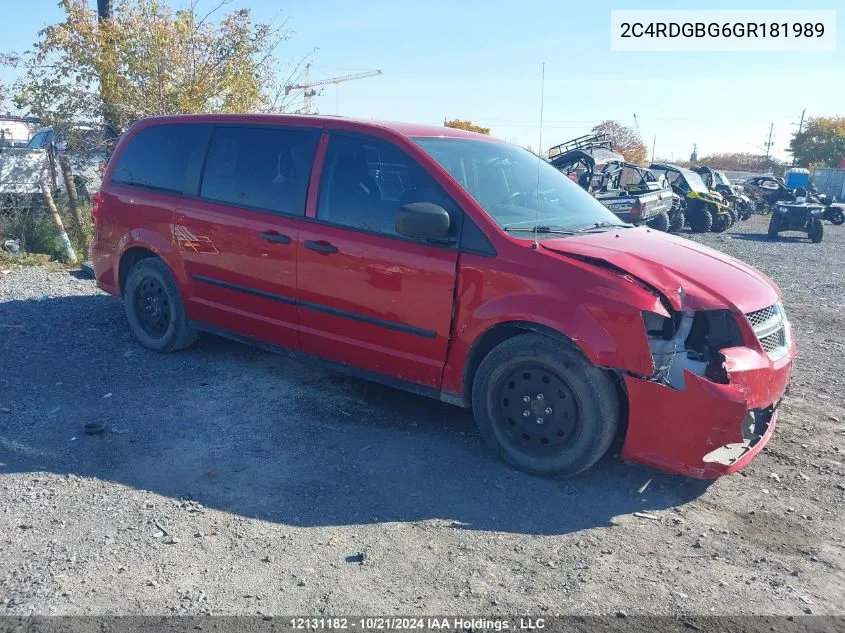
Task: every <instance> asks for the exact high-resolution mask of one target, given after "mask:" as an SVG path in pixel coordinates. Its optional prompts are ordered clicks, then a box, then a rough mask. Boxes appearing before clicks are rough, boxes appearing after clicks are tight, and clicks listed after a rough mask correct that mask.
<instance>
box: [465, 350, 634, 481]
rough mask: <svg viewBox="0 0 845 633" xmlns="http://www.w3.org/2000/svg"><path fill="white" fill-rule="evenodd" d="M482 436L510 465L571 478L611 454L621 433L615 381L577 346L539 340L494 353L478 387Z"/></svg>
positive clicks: (476, 397)
mask: <svg viewBox="0 0 845 633" xmlns="http://www.w3.org/2000/svg"><path fill="white" fill-rule="evenodd" d="M472 408H473V413H474V415H475V420H476V423H477V425H478V429H479V433H480V434H481V437H482V438H483V439H484V441H485V442H486V443H487V444H488V446H490V448H491V449H492V450H493V452H494V453H496V455H498V456H499V457H500V458H501V459H503V460H504V461H506V462H507V463H509V464H511V465H512V466H515V467H516V468H519V469H520V470H524V471H526V472H529V473H532V474H537V475H556V476H571V475H575V474H577V473H580V472H582V471H583V470H586V469H587V468H589V467H590V466H592V465H593V464H595V463H596V462H597V461H598V460H599V459H601V457H602V455H604V454H605V453H606V452H607V449H608V448H609V447H610V445H611V443H612V442H613V439H614V437H615V435H616V431H617V429H618V428H619V423H620V422H619V418H620V402H619V395H618V394H617V392H616V389H615V387H614V384H613V381H612V379H611V377H610V375H609V374H608V373H607V372H605V371H603V370H601V369H599V368H598V367H596V366H595V365H593V364H592V363H590V362H589V360H587V359H586V358H585V357H584V356H583V355H582V354H581V353H580V351H578V349H577V348H576V347H574V346H573V345H572V344H571V343H569V342H567V341H565V340H561V339H557V338H552V337H549V336H544V335H542V334H537V333H526V334H520V335H518V336H515V337H513V338H510V339H507V340H506V341H504V342H502V343H500V344H499V345H497V346H496V347H494V348H493V349H492V350H491V351H490V352H489V353H488V354H487V356H486V357H485V358H484V360H483V361H482V362H481V365H480V366H479V368H478V371H477V372H476V374H475V377H474V380H473V382H472Z"/></svg>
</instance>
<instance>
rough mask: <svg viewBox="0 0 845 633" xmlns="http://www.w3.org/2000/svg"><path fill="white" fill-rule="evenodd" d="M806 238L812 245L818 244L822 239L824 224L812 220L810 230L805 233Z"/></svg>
mask: <svg viewBox="0 0 845 633" xmlns="http://www.w3.org/2000/svg"><path fill="white" fill-rule="evenodd" d="M807 236H808V237H809V238H810V239H811V240H812V241H813V243H814V244H818V243H819V242H821V241H822V238H823V237H824V224H822V221H821V220H813V222H812V223H811V224H810V230H809V231H807Z"/></svg>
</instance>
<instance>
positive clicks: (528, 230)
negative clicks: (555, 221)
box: [502, 226, 576, 235]
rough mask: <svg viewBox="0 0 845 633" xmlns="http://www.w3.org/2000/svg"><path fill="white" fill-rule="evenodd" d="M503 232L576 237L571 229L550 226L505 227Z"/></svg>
mask: <svg viewBox="0 0 845 633" xmlns="http://www.w3.org/2000/svg"><path fill="white" fill-rule="evenodd" d="M502 230H503V231H519V232H524V233H535V232H536V233H553V234H555V235H575V233H576V231H573V230H571V229H555V228H552V227H550V226H503V227H502Z"/></svg>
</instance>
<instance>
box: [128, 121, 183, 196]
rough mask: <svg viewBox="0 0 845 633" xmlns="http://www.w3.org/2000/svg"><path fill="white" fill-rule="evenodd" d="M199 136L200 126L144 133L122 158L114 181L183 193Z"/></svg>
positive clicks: (164, 127) (155, 128)
mask: <svg viewBox="0 0 845 633" xmlns="http://www.w3.org/2000/svg"><path fill="white" fill-rule="evenodd" d="M198 132H199V127H198V126H196V125H186V124H173V125H154V126H152V127H148V128H145V129H143V130H141V131H140V132H138V133H137V134H136V135H135V136H134V137H133V138H132V140H131V141H129V144H128V145H127V146H126V148H125V149H124V150H123V153H122V154H121V155H120V159H119V160H118V163H117V166H116V167H115V170H114V174H113V176H112V180H113V181H114V182H117V183H121V184H125V185H136V186H140V187H149V188H151V189H162V190H164V191H173V192H178V193H181V192H182V187H183V185H184V183H185V170H186V169H187V167H188V160H189V159H190V157H191V152H192V151H193V149H194V142H195V140H196V138H197V134H198Z"/></svg>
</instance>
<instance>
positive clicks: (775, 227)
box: [768, 215, 780, 238]
mask: <svg viewBox="0 0 845 633" xmlns="http://www.w3.org/2000/svg"><path fill="white" fill-rule="evenodd" d="M779 232H780V219H779V218H778V216H776V215H773V216H772V219H771V220H769V230H768V235H769V237H771V238H776V237H777V236H778V233H779Z"/></svg>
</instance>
